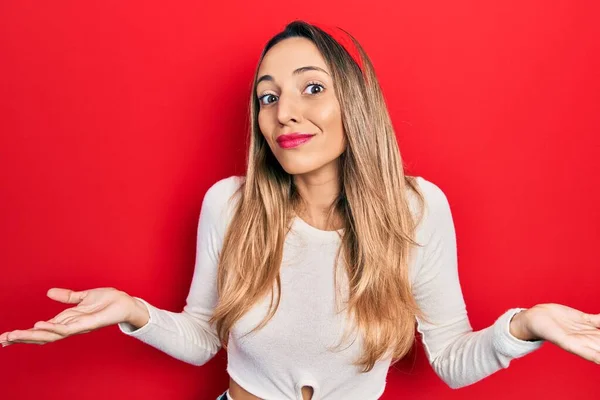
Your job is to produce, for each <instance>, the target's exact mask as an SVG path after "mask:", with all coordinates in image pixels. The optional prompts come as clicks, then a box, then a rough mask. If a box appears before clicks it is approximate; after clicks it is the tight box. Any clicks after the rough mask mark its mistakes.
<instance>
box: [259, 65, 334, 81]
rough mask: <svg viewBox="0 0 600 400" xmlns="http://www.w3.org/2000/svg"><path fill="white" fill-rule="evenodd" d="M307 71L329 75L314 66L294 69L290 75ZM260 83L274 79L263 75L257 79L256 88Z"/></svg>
mask: <svg viewBox="0 0 600 400" xmlns="http://www.w3.org/2000/svg"><path fill="white" fill-rule="evenodd" d="M307 71H321V72H325V73H326V74H327V75H329V73H328V72H327V71H325V70H324V69H323V68H320V67H316V66H314V65H307V66H306V67H300V68H296V69H295V70H294V72H292V75H298V74H301V73H303V72H307ZM262 81H269V82H273V81H274V79H273V77H272V76H271V75H263V76H261V77H260V78H258V80H257V81H256V85H257V86H258V84H259V83H261V82H262Z"/></svg>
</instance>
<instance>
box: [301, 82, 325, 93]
mask: <svg viewBox="0 0 600 400" xmlns="http://www.w3.org/2000/svg"><path fill="white" fill-rule="evenodd" d="M306 88H307V89H309V92H310V94H319V93H321V92H322V91H323V90H325V88H324V87H323V85H321V84H319V83H311V84H309V85H308V86H306Z"/></svg>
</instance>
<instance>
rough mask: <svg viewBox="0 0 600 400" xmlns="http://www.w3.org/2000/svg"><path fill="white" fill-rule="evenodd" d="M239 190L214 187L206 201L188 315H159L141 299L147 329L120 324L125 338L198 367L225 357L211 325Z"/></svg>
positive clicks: (228, 183) (233, 183) (228, 182)
mask: <svg viewBox="0 0 600 400" xmlns="http://www.w3.org/2000/svg"><path fill="white" fill-rule="evenodd" d="M238 185H239V181H238V177H230V178H226V179H223V180H221V181H219V182H217V183H216V184H214V185H213V186H212V187H211V188H210V189H209V190H208V191H207V192H206V195H205V196H204V201H203V204H202V209H201V211H200V218H199V222H198V231H197V246H196V262H195V267H194V275H193V278H192V282H191V286H190V290H189V293H188V296H187V299H186V305H185V306H184V308H183V311H182V312H171V311H167V310H163V309H159V308H157V307H155V306H153V305H151V304H150V303H148V302H147V301H145V300H143V299H141V298H138V297H136V298H135V299H137V301H138V302H139V303H138V304H140V305H144V306H145V307H146V309H147V317H149V318H148V320H147V322H146V323H145V325H143V326H141V327H138V326H139V324H132V323H128V322H124V323H120V324H119V328H120V330H121V331H122V332H123V333H125V334H127V335H130V336H133V337H135V338H137V339H139V340H141V341H142V342H144V343H147V344H149V345H151V346H153V347H155V348H157V349H159V350H161V351H163V352H165V353H167V354H169V355H171V356H173V357H175V358H177V359H179V360H182V361H185V362H188V363H190V364H194V365H203V364H205V363H206V362H208V361H209V360H210V359H211V358H212V357H213V356H214V355H215V354H216V353H217V352H218V351H219V349H220V348H221V344H220V341H219V339H218V336H217V332H216V330H215V328H214V327H213V326H212V325H209V323H208V320H209V319H210V317H211V316H212V314H213V310H214V308H215V306H216V302H217V287H216V280H217V263H218V255H219V252H220V250H221V246H222V242H223V238H224V234H225V229H226V225H227V223H228V222H229V218H230V213H229V211H230V208H229V204H228V200H229V198H230V196H231V195H233V193H234V192H235V190H236V189H237V187H238ZM142 321H143V319H142ZM132 322H133V320H132Z"/></svg>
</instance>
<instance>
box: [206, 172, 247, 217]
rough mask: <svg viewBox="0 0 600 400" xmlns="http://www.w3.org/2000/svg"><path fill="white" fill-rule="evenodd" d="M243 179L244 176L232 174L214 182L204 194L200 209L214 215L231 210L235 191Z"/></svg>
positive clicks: (221, 215) (221, 214)
mask: <svg viewBox="0 0 600 400" xmlns="http://www.w3.org/2000/svg"><path fill="white" fill-rule="evenodd" d="M244 181H245V177H244V176H237V175H232V176H230V177H227V178H223V179H221V180H219V181H217V182H215V183H214V184H213V185H212V186H211V187H209V188H208V190H207V191H206V194H205V195H204V201H203V203H202V209H203V210H205V211H208V212H210V213H211V214H213V215H215V216H220V217H223V216H224V215H223V213H231V212H232V211H233V206H234V201H235V200H236V198H237V197H239V196H236V193H237V192H238V189H239V188H240V187H241V186H242V184H243V183H244Z"/></svg>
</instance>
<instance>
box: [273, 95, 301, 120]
mask: <svg viewBox="0 0 600 400" xmlns="http://www.w3.org/2000/svg"><path fill="white" fill-rule="evenodd" d="M301 108H302V107H301V105H300V99H297V98H295V97H294V96H293V95H289V94H287V95H283V93H282V94H281V95H280V96H279V99H278V100H277V119H278V120H279V123H280V124H282V125H287V124H289V123H290V122H300V119H301V114H302V110H301Z"/></svg>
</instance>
